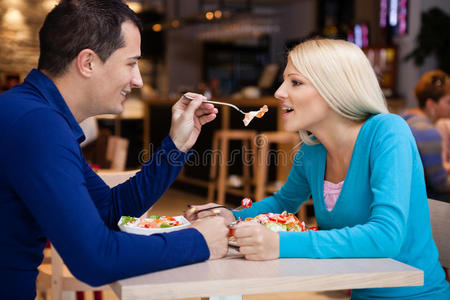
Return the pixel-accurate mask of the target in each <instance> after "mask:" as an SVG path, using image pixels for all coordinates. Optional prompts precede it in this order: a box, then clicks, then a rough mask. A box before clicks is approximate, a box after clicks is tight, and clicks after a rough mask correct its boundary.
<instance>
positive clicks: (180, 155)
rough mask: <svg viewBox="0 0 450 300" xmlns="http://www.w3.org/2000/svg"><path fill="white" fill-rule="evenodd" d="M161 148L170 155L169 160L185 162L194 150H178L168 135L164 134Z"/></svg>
mask: <svg viewBox="0 0 450 300" xmlns="http://www.w3.org/2000/svg"><path fill="white" fill-rule="evenodd" d="M161 150H164V151H165V152H166V153H167V156H168V157H170V160H171V161H175V162H182V163H185V162H186V161H187V160H188V159H189V157H191V155H192V154H193V152H194V151H193V150H192V149H191V150H189V151H188V152H183V151H181V150H179V149H178V148H177V146H176V145H175V144H174V142H173V141H172V139H171V137H170V135H168V136H166V137H165V138H164V140H163V141H162V143H161Z"/></svg>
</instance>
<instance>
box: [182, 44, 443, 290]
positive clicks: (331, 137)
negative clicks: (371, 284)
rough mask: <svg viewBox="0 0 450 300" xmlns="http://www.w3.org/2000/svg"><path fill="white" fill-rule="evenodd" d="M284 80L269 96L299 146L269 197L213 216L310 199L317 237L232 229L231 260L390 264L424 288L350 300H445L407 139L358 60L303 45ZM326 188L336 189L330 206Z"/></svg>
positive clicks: (243, 226) (341, 51) (347, 47)
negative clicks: (411, 271)
mask: <svg viewBox="0 0 450 300" xmlns="http://www.w3.org/2000/svg"><path fill="white" fill-rule="evenodd" d="M283 77H284V81H283V83H282V84H281V86H280V87H279V89H278V90H277V91H276V93H275V97H276V98H278V99H279V100H280V106H281V109H283V110H285V113H284V114H283V120H284V125H285V129H286V130H288V131H299V132H300V135H301V136H302V138H303V141H304V144H303V145H302V147H301V148H300V150H299V152H298V153H297V155H296V158H295V161H294V166H293V168H292V170H291V172H290V174H289V177H288V179H287V181H286V183H285V185H284V186H283V187H282V188H281V189H280V190H279V191H278V192H277V193H275V194H274V195H273V196H270V197H267V198H265V199H263V200H262V201H259V202H256V203H254V205H253V206H252V207H251V208H249V209H245V210H243V211H240V212H235V213H234V215H233V214H231V213H230V212H229V211H227V210H225V209H223V210H222V211H221V215H222V216H224V217H225V218H226V220H227V222H232V221H233V220H235V218H236V217H242V218H246V217H254V216H255V215H258V214H260V213H264V212H275V213H281V212H282V211H285V210H286V211H288V212H291V213H296V212H297V210H298V209H299V207H300V205H301V204H302V203H303V202H304V201H306V200H307V199H308V198H309V196H310V195H312V198H313V201H314V209H315V216H316V219H317V223H318V225H319V229H320V230H319V231H308V232H278V233H277V232H273V231H271V230H269V229H267V228H266V227H264V226H261V225H260V224H256V223H250V222H247V223H240V224H239V225H237V226H236V230H235V233H234V236H235V238H236V242H237V244H238V245H239V246H240V252H241V253H243V254H244V255H245V257H246V258H247V259H251V260H266V259H276V258H279V257H280V258H284V257H308V258H336V257H340V258H350V257H351V258H359V257H361V258H363V257H391V258H393V259H395V260H398V261H402V262H404V263H406V264H409V265H412V266H414V267H417V268H419V269H421V270H423V271H424V274H425V284H424V286H420V287H401V288H377V289H360V290H354V291H353V293H352V298H353V299H372V298H378V297H380V298H390V299H412V298H413V299H449V298H450V287H449V285H448V283H447V282H446V281H445V278H444V277H445V276H444V272H443V270H442V267H441V266H440V264H439V261H438V251H437V248H436V246H435V243H434V241H433V238H432V235H431V228H430V217H429V209H428V202H427V194H426V190H425V181H424V177H423V168H422V164H421V161H420V156H419V153H418V151H417V147H416V144H415V141H414V137H413V136H412V134H411V131H410V130H409V128H408V125H407V124H406V122H405V121H404V120H403V119H402V118H400V117H399V116H396V115H392V114H389V113H388V110H387V108H386V104H385V100H384V98H383V95H382V92H381V90H380V88H379V85H378V82H377V79H376V76H375V74H374V72H373V69H372V68H371V66H370V64H369V62H368V60H367V59H366V57H365V55H364V53H363V52H362V51H361V49H359V48H358V47H357V46H356V45H354V44H351V43H348V42H345V41H337V40H327V39H321V40H310V41H307V42H304V43H302V44H300V45H298V46H297V47H295V48H294V49H293V50H292V51H291V52H290V53H289V57H288V62H287V66H286V69H285V71H284V74H283ZM329 185H332V186H335V185H337V187H336V188H337V189H339V186H340V185H341V186H342V189H341V190H340V193H339V198H337V202H335V203H333V199H332V197H330V196H329V194H330V193H331V192H330V189H329ZM207 205H208V206H210V205H212V204H207ZM199 209H200V207H199ZM209 213H210V214H212V213H211V212H209ZM206 215H207V213H206V212H205V213H199V214H198V217H203V216H206ZM186 216H187V217H188V218H189V219H195V218H196V217H197V214H195V213H193V212H192V210H190V211H188V212H187V214H186Z"/></svg>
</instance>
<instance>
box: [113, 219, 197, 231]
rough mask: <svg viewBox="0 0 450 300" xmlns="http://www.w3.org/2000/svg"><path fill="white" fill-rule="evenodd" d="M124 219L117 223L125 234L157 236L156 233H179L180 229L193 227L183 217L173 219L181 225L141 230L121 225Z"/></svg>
mask: <svg viewBox="0 0 450 300" xmlns="http://www.w3.org/2000/svg"><path fill="white" fill-rule="evenodd" d="M122 218H123V217H122ZM122 218H120V220H119V223H117V225H118V226H119V228H120V230H122V231H124V232H128V233H134V234H141V235H151V234H155V233H163V232H172V231H177V230H180V229H185V228H187V227H189V225H191V223H190V222H189V221H188V220H186V218H185V217H183V216H175V217H173V218H174V219H175V220H177V221H178V222H180V225H177V226H173V227H168V228H141V227H136V226H130V225H120V224H121V223H122Z"/></svg>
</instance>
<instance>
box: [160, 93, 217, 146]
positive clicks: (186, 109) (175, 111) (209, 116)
mask: <svg viewBox="0 0 450 300" xmlns="http://www.w3.org/2000/svg"><path fill="white" fill-rule="evenodd" d="M188 95H189V96H191V97H193V98H195V100H189V99H187V98H185V97H183V96H182V97H181V98H180V100H178V101H177V103H175V104H174V105H173V106H172V123H171V126H170V133H169V134H170V137H171V138H172V141H173V142H174V144H175V146H177V148H178V149H179V150H181V151H184V152H187V151H189V149H191V148H192V146H193V145H194V144H195V142H196V141H197V138H198V135H199V134H200V131H201V129H202V126H203V125H204V124H206V123H208V122H211V121H212V120H214V119H215V118H216V115H217V113H218V110H217V108H214V105H212V104H209V103H203V102H202V101H203V100H206V97H205V96H202V95H199V94H194V93H189V94H188Z"/></svg>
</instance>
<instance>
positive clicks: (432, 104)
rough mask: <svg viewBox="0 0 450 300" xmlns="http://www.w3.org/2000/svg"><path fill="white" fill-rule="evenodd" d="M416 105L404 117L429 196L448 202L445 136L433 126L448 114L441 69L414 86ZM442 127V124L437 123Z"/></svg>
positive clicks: (448, 86)
mask: <svg viewBox="0 0 450 300" xmlns="http://www.w3.org/2000/svg"><path fill="white" fill-rule="evenodd" d="M414 93H415V95H416V98H417V100H418V102H419V107H418V108H415V109H410V110H408V111H407V112H406V113H405V114H403V115H402V116H403V118H404V119H405V120H406V122H407V123H408V125H409V127H410V128H411V131H412V133H413V135H414V138H415V139H416V143H417V148H418V149H419V153H420V158H421V160H422V163H423V167H424V171H425V180H426V185H427V193H428V197H429V198H433V199H437V200H442V201H446V202H449V201H450V177H449V176H448V171H447V169H446V168H445V164H444V161H443V159H442V155H443V153H445V152H443V140H448V138H449V137H448V134H449V133H448V132H447V133H446V134H444V137H443V136H442V135H441V134H440V132H439V130H438V129H437V127H436V124H437V122H438V121H439V120H441V119H443V118H449V117H450V79H449V76H448V75H447V74H446V73H444V72H443V71H441V70H433V71H429V72H427V73H425V74H423V76H422V77H421V78H420V79H419V81H418V82H417V84H416V87H415V89H414ZM440 127H441V130H445V124H444V126H443V125H440Z"/></svg>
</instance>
